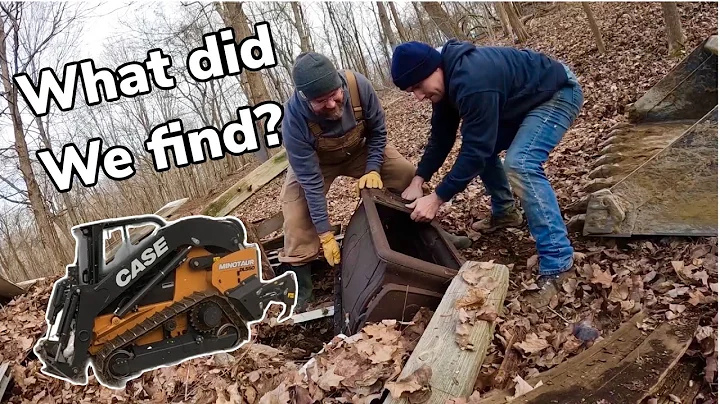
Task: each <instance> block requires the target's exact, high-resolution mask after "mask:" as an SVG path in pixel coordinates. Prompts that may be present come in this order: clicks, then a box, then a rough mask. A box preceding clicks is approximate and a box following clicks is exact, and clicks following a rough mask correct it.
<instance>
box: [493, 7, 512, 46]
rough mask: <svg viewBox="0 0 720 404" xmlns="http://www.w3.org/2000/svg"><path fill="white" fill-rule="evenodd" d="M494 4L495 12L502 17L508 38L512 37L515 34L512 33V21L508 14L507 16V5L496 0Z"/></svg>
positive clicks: (501, 20) (501, 22) (501, 21)
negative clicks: (509, 19)
mask: <svg viewBox="0 0 720 404" xmlns="http://www.w3.org/2000/svg"><path fill="white" fill-rule="evenodd" d="M493 6H495V12H496V13H497V15H498V17H499V18H500V25H502V28H503V31H504V32H505V35H507V36H508V38H510V39H512V37H513V34H512V30H510V21H508V16H507V13H506V12H505V7H504V6H503V3H500V2H496V3H493Z"/></svg>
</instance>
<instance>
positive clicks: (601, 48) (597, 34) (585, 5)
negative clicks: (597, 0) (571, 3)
mask: <svg viewBox="0 0 720 404" xmlns="http://www.w3.org/2000/svg"><path fill="white" fill-rule="evenodd" d="M582 8H583V10H585V14H587V18H588V21H590V29H591V30H592V32H593V35H594V36H595V43H596V44H597V47H598V50H599V51H600V53H605V43H604V42H603V39H602V34H600V28H598V25H597V22H596V21H595V16H594V15H593V12H592V10H591V9H590V4H588V3H582Z"/></svg>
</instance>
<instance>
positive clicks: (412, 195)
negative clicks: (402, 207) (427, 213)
mask: <svg viewBox="0 0 720 404" xmlns="http://www.w3.org/2000/svg"><path fill="white" fill-rule="evenodd" d="M423 182H424V180H423V179H422V177H417V176H416V177H415V178H413V180H412V182H411V183H410V185H408V187H407V188H405V191H403V193H402V195H401V196H402V198H403V199H405V200H406V201H414V200H416V199H418V198H421V197H422V196H423V189H422V184H423Z"/></svg>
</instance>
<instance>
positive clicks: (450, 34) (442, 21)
mask: <svg viewBox="0 0 720 404" xmlns="http://www.w3.org/2000/svg"><path fill="white" fill-rule="evenodd" d="M422 5H423V7H425V11H427V13H428V15H429V16H430V20H432V21H433V23H434V24H435V26H437V27H438V29H439V30H440V31H441V32H442V33H443V34H444V35H445V38H446V39H450V38H457V39H459V40H466V39H468V38H467V36H466V35H465V33H463V32H462V31H461V30H460V29H459V27H458V26H457V24H455V23H454V21H453V20H452V19H451V18H450V16H449V15H448V13H447V12H446V11H445V10H443V8H442V6H441V5H440V3H439V2H436V1H429V2H423V3H422Z"/></svg>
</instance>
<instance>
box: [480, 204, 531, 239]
mask: <svg viewBox="0 0 720 404" xmlns="http://www.w3.org/2000/svg"><path fill="white" fill-rule="evenodd" d="M522 222H523V215H522V213H521V212H520V209H518V208H517V207H513V208H512V209H510V210H508V211H507V212H506V213H505V214H503V215H502V216H500V215H498V216H492V215H491V216H488V217H486V218H484V219H482V220H479V221H477V222H475V223H473V224H472V226H471V227H472V229H473V230H475V231H479V232H482V233H491V232H494V231H495V230H498V229H503V228H507V227H517V226H520V225H521V224H522Z"/></svg>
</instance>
